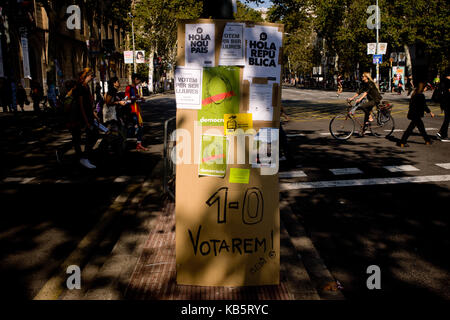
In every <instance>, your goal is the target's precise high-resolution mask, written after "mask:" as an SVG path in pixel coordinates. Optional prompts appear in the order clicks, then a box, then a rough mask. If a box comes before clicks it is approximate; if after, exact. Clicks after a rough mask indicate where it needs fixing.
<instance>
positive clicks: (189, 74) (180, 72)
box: [175, 67, 203, 109]
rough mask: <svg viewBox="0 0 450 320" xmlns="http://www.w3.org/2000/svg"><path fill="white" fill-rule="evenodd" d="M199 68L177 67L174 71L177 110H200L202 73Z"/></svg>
mask: <svg viewBox="0 0 450 320" xmlns="http://www.w3.org/2000/svg"><path fill="white" fill-rule="evenodd" d="M202 71H203V70H202V69H201V68H197V69H190V68H189V69H188V68H183V67H178V68H177V69H176V70H175V98H176V103H177V109H201V107H202V73H203V72H202Z"/></svg>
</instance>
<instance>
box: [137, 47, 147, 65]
mask: <svg viewBox="0 0 450 320" xmlns="http://www.w3.org/2000/svg"><path fill="white" fill-rule="evenodd" d="M136 63H145V51H144V50H137V51H136Z"/></svg>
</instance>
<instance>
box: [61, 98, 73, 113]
mask: <svg viewBox="0 0 450 320" xmlns="http://www.w3.org/2000/svg"><path fill="white" fill-rule="evenodd" d="M74 103H75V99H74V96H73V94H70V95H69V94H68V95H66V96H65V97H64V102H63V105H64V114H65V115H67V116H69V115H70V114H71V112H72V108H73V105H74Z"/></svg>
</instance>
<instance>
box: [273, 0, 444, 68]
mask: <svg viewBox="0 0 450 320" xmlns="http://www.w3.org/2000/svg"><path fill="white" fill-rule="evenodd" d="M272 2H273V4H274V5H273V7H272V8H271V10H270V18H271V21H279V22H282V23H284V24H285V29H286V32H288V33H290V34H289V35H288V36H287V37H286V48H289V49H288V50H287V52H288V56H289V58H290V59H291V60H295V58H294V57H298V56H300V57H303V59H304V60H305V61H304V63H303V65H307V64H308V63H307V61H306V60H308V59H310V60H309V61H310V63H311V64H315V63H316V61H314V59H316V58H317V57H316V54H312V55H311V54H305V53H307V52H309V53H310V52H311V51H308V50H307V48H308V45H309V43H308V41H298V39H308V37H307V36H306V35H307V34H308V33H310V34H312V35H314V34H316V35H317V36H318V37H319V38H323V39H324V40H325V50H326V52H327V53H328V54H329V55H334V54H337V55H338V56H339V64H340V66H341V67H342V69H344V70H348V71H350V70H352V69H354V68H355V62H356V61H357V62H359V63H360V65H361V66H362V67H369V66H371V57H370V56H368V55H367V43H368V42H375V38H376V37H375V32H376V31H375V30H369V29H368V28H367V25H366V21H367V19H368V17H369V14H368V13H367V12H366V11H367V7H368V6H370V5H374V4H375V1H374V0H273V1H272ZM379 7H380V14H381V29H380V32H379V39H380V42H387V43H388V51H404V50H403V48H404V46H405V45H412V44H415V43H424V44H425V45H426V47H427V50H428V55H429V57H430V58H431V60H432V63H433V64H434V65H440V66H441V67H445V66H447V65H448V64H449V61H448V60H449V43H450V35H449V23H448V21H449V16H450V4H449V2H448V1H446V0H379ZM302 33H303V36H300V34H302ZM312 38H314V37H312ZM294 44H295V45H294ZM294 51H296V52H294ZM298 65H301V64H298Z"/></svg>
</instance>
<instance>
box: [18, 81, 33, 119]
mask: <svg viewBox="0 0 450 320" xmlns="http://www.w3.org/2000/svg"><path fill="white" fill-rule="evenodd" d="M17 104H18V105H19V107H20V110H22V112H23V111H25V110H24V105H25V104H26V105H29V104H30V102H29V101H28V99H27V92H26V91H25V88H24V87H23V86H22V84H21V83H20V82H19V83H17Z"/></svg>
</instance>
